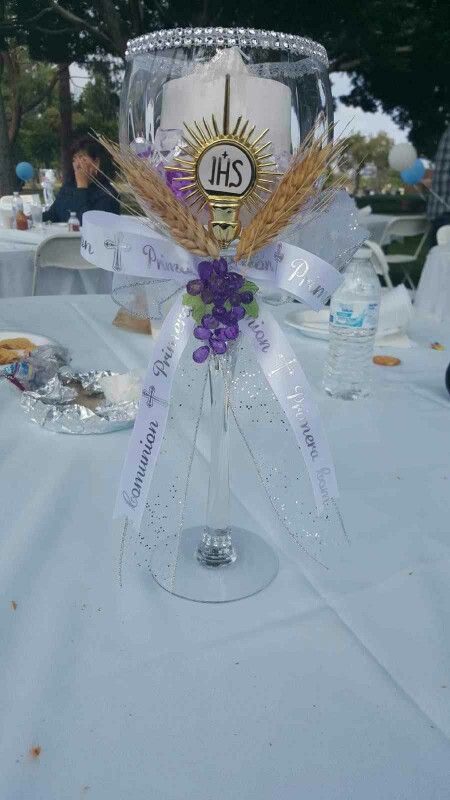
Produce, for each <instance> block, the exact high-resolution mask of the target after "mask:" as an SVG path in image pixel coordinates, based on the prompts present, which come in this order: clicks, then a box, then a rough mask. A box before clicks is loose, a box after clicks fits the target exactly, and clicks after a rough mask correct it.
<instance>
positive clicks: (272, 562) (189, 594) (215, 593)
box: [155, 527, 278, 603]
mask: <svg viewBox="0 0 450 800" xmlns="http://www.w3.org/2000/svg"><path fill="white" fill-rule="evenodd" d="M203 533H204V528H201V527H196V528H188V530H185V531H183V533H182V535H181V538H180V547H179V552H178V561H177V569H176V575H175V581H174V584H173V586H172V588H171V589H168V588H167V586H164V585H163V584H160V586H162V587H163V589H166V591H170V593H171V594H175V595H177V596H178V597H184V598H185V599H186V600H195V601H197V602H198V603H228V602H230V601H232V600H240V599H242V598H243V597H250V595H252V594H256V593H257V592H260V591H261V590H262V589H265V587H266V586H268V585H269V583H271V582H272V581H273V579H274V578H275V576H276V574H277V572H278V556H277V554H276V553H275V551H274V550H273V549H272V547H271V546H270V545H269V544H267V542H265V541H264V539H262V538H261V537H260V536H258V535H257V534H256V533H252V532H251V531H246V530H244V529H243V528H232V530H231V536H232V541H233V546H234V549H235V551H236V559H235V560H234V561H232V562H230V563H229V564H224V565H222V566H220V567H217V566H211V567H207V566H204V565H203V564H201V563H200V562H199V560H198V557H197V551H198V547H199V543H200V542H201V540H202V536H203ZM155 580H156V581H157V583H159V581H158V580H157V579H156V578H155Z"/></svg>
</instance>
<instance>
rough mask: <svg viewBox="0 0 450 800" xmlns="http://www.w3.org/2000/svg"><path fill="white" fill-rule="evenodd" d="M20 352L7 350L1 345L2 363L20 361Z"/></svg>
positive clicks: (0, 355) (0, 360) (0, 356)
mask: <svg viewBox="0 0 450 800" xmlns="http://www.w3.org/2000/svg"><path fill="white" fill-rule="evenodd" d="M19 359H20V353H18V351H17V350H7V349H6V348H5V347H0V364H2V365H4V364H12V363H13V361H19Z"/></svg>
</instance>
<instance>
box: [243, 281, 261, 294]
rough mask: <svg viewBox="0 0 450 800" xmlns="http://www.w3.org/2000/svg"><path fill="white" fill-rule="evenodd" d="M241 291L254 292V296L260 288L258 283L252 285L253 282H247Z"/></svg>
mask: <svg viewBox="0 0 450 800" xmlns="http://www.w3.org/2000/svg"><path fill="white" fill-rule="evenodd" d="M239 291H240V292H252V294H256V292H259V286H257V285H256V283H252V281H245V283H244V285H243V286H241V288H240V289H239Z"/></svg>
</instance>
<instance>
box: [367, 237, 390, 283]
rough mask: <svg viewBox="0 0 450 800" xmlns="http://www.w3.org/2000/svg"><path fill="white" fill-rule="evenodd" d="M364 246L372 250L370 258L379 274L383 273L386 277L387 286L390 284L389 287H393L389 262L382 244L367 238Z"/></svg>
mask: <svg viewBox="0 0 450 800" xmlns="http://www.w3.org/2000/svg"><path fill="white" fill-rule="evenodd" d="M364 247H367V248H368V250H370V260H371V261H372V264H373V267H374V269H375V272H376V273H377V275H381V276H382V277H383V278H384V282H385V284H386V286H388V287H389V289H393V284H392V280H391V276H390V274H389V264H388V261H387V258H386V256H385V254H384V253H383V251H382V249H381V247H380V245H379V244H377V243H376V242H372V241H371V239H367V240H366V241H365V242H364Z"/></svg>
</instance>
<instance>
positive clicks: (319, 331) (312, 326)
mask: <svg viewBox="0 0 450 800" xmlns="http://www.w3.org/2000/svg"><path fill="white" fill-rule="evenodd" d="M319 313H320V312H319ZM302 316H303V315H301V314H299V312H298V311H292V312H291V313H290V314H287V315H286V317H285V320H284V321H285V323H286V325H290V326H291V328H295V330H297V331H300V333H302V334H303V335H304V336H309V337H310V338H311V339H325V340H326V339H328V321H327V322H325V323H324V322H317V323H313V322H309V321H308V322H305V321H303V319H302ZM309 319H310V318H309Z"/></svg>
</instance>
